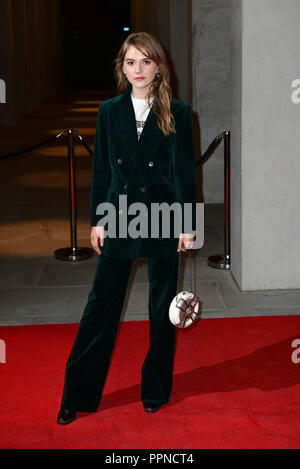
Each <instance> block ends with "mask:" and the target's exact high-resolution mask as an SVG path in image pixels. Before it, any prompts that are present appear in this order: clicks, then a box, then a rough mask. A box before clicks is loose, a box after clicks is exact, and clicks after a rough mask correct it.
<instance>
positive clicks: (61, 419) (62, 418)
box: [57, 409, 76, 425]
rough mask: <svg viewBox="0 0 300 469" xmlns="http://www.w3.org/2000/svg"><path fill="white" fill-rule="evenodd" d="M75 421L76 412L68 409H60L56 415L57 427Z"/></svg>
mask: <svg viewBox="0 0 300 469" xmlns="http://www.w3.org/2000/svg"><path fill="white" fill-rule="evenodd" d="M75 419H76V411H75V410H68V409H60V411H59V412H58V415H57V423H58V425H67V423H71V422H73V420H75Z"/></svg>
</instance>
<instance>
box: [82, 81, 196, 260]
mask: <svg viewBox="0 0 300 469" xmlns="http://www.w3.org/2000/svg"><path fill="white" fill-rule="evenodd" d="M131 90H132V88H131V87H130V88H129V89H128V90H127V91H125V92H124V93H122V94H120V95H118V96H115V97H113V98H110V99H107V100H105V101H102V102H100V104H99V110H98V118H97V124H96V133H95V139H94V150H93V161H92V181H91V193H90V225H91V226H97V225H101V224H102V221H103V220H104V219H103V217H104V216H105V214H106V213H107V212H99V204H102V203H103V202H110V203H111V204H113V206H114V207H115V209H116V212H115V213H116V233H115V235H111V234H108V235H106V236H105V238H104V245H103V246H102V247H101V246H100V249H101V253H103V254H106V255H109V256H112V257H117V258H123V259H132V258H137V257H173V256H175V255H176V252H177V245H178V235H175V234H174V233H175V231H174V226H175V225H174V223H175V217H174V212H173V211H172V210H170V227H171V228H170V234H169V236H167V237H166V235H165V234H164V235H163V232H162V229H161V228H160V229H159V234H158V236H157V234H156V235H155V236H151V216H150V214H151V204H152V203H153V202H156V203H158V204H162V203H163V202H166V203H167V204H169V206H171V204H172V203H173V202H178V203H179V204H180V207H182V222H181V223H182V225H180V228H182V229H180V230H179V231H181V232H183V233H184V232H186V231H184V218H185V216H186V215H185V212H184V211H183V209H184V206H183V204H184V203H186V202H190V207H191V208H192V212H190V213H191V216H192V227H193V229H195V217H196V203H197V190H196V164H195V149H194V130H193V117H192V110H191V107H190V106H189V105H188V104H185V103H183V102H181V101H179V100H177V99H175V98H171V112H172V114H173V116H174V120H175V128H176V134H171V135H168V136H165V135H164V133H163V132H162V130H161V129H160V128H159V126H158V124H157V117H156V115H155V113H154V111H153V110H152V109H151V108H150V112H149V114H148V116H147V119H146V121H145V125H144V128H143V131H142V133H141V136H140V138H139V139H138V136H137V128H136V121H135V113H134V107H133V104H132V100H131ZM121 195H126V196H127V197H123V200H125V199H126V201H127V209H128V207H129V206H130V204H133V203H134V202H142V203H143V204H144V206H145V207H147V209H148V212H147V213H144V216H145V218H146V219H147V222H148V228H149V230H148V236H141V235H140V236H137V237H132V236H125V237H124V236H120V235H119V226H120V224H121V221H122V220H124V217H126V219H125V220H126V221H125V225H126V226H129V223H130V222H132V220H133V219H134V218H135V217H136V216H137V214H138V213H139V212H136V214H135V215H133V214H130V211H129V210H127V211H126V210H124V208H122V207H124V205H122V207H121V208H120V205H119V202H120V198H119V196H121ZM104 213H105V214H104ZM122 217H123V218H122ZM103 226H104V227H105V228H107V225H106V226H105V225H104V223H103ZM139 226H140V225H139ZM160 226H162V223H161V224H160ZM123 227H124V223H123ZM177 233H178V232H177ZM114 236H116V237H114Z"/></svg>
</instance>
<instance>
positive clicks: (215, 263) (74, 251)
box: [0, 129, 230, 269]
mask: <svg viewBox="0 0 300 469" xmlns="http://www.w3.org/2000/svg"><path fill="white" fill-rule="evenodd" d="M62 135H67V137H68V161H69V200H70V231H71V247H67V248H61V249H56V251H55V253H54V254H55V257H56V258H57V259H60V260H67V261H78V260H82V259H87V258H88V257H91V256H93V254H94V251H93V249H90V248H85V247H83V248H80V247H77V236H76V197H75V196H76V188H75V165H74V136H76V137H77V138H78V139H79V142H80V143H81V145H83V146H84V148H85V149H86V150H87V152H88V153H89V154H90V156H93V150H92V149H91V148H90V146H89V145H88V143H87V142H86V140H85V139H84V138H83V137H82V136H81V135H80V134H79V133H78V131H77V130H75V131H74V130H72V129H68V130H62V131H61V132H59V133H58V134H57V135H55V136H54V137H51V138H49V139H47V140H44V141H43V142H40V143H38V144H36V145H32V146H31V147H29V148H26V149H24V150H19V151H15V152H12V153H7V154H5V155H0V160H2V159H4V158H9V157H11V156H17V155H21V154H22V153H29V152H30V151H32V150H35V149H36V148H39V147H41V146H43V145H47V144H49V143H50V142H52V141H54V140H57V139H59V138H60V137H61V136H62ZM222 140H224V251H225V253H224V255H215V256H209V257H208V265H209V266H211V267H214V268H218V269H229V268H230V226H229V224H230V132H229V131H225V132H222V133H220V134H218V135H217V136H216V137H215V138H214V140H213V141H212V142H211V143H210V145H209V146H208V148H207V149H206V151H205V152H204V153H203V155H201V156H200V157H199V158H198V160H197V161H196V167H198V166H199V165H200V164H202V163H204V161H206V160H207V158H208V157H209V156H211V154H212V153H213V152H214V151H215V149H216V148H217V147H218V146H219V145H220V143H221V141H222Z"/></svg>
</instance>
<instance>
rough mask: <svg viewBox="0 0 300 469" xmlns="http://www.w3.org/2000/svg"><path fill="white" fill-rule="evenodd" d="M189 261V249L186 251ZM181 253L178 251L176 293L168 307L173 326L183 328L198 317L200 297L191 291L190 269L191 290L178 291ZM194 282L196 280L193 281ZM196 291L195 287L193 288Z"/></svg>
mask: <svg viewBox="0 0 300 469" xmlns="http://www.w3.org/2000/svg"><path fill="white" fill-rule="evenodd" d="M187 252H188V255H189V259H190V262H191V254H190V251H187ZM181 253H182V251H180V253H179V266H178V278H177V294H176V296H175V297H174V298H173V300H172V302H171V304H170V307H169V318H170V321H171V323H172V324H174V326H177V327H179V328H181V329H182V328H185V327H188V326H190V325H191V324H192V323H193V322H195V321H196V319H199V318H200V298H199V297H198V296H197V295H196V293H194V292H193V288H192V271H191V291H190V292H189V291H181V292H178V279H179V275H180V268H181ZM195 283H196V282H195ZM195 291H196V289H195Z"/></svg>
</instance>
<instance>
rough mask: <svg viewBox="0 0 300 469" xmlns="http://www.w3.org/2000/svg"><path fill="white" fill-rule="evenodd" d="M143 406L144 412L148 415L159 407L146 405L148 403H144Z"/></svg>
mask: <svg viewBox="0 0 300 469" xmlns="http://www.w3.org/2000/svg"><path fill="white" fill-rule="evenodd" d="M143 406H144V411H145V412H148V413H153V412H156V411H157V410H159V409H160V405H154V404H148V402H144V403H143Z"/></svg>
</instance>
